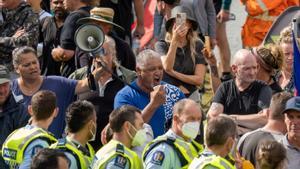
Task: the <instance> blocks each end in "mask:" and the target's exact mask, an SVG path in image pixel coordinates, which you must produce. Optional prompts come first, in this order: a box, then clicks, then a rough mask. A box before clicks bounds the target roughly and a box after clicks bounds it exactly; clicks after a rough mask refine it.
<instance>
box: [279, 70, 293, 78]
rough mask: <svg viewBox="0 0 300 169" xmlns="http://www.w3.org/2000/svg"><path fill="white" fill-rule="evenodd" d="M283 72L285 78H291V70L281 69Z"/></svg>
mask: <svg viewBox="0 0 300 169" xmlns="http://www.w3.org/2000/svg"><path fill="white" fill-rule="evenodd" d="M281 74H282V77H283V79H287V80H289V79H290V78H291V76H292V75H291V72H289V71H286V70H283V71H281Z"/></svg>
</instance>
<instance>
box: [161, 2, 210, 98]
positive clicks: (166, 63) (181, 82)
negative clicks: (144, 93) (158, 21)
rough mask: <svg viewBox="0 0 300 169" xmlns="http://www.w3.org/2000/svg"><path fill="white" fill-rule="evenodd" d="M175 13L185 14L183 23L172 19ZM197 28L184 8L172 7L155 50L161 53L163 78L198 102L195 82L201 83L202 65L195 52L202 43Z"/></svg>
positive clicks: (202, 76)
mask: <svg viewBox="0 0 300 169" xmlns="http://www.w3.org/2000/svg"><path fill="white" fill-rule="evenodd" d="M179 13H185V14H186V17H187V19H186V22H185V23H182V24H179V23H176V21H175V20H176V16H177V15H178V14H179ZM197 28H198V24H197V22H196V20H195V19H194V18H193V17H192V15H191V11H189V9H188V8H186V7H183V6H177V7H174V8H173V9H172V11H171V17H170V19H169V20H167V22H166V31H167V34H166V38H165V41H163V40H162V41H158V42H157V43H156V44H155V50H156V51H157V52H158V53H160V54H161V55H163V56H162V63H163V68H164V71H165V74H164V77H163V80H164V81H166V82H167V83H170V84H173V85H175V86H177V87H179V88H180V89H181V91H182V92H183V93H184V94H185V96H186V97H189V98H191V99H193V100H195V101H197V102H199V101H200V96H199V92H198V86H201V85H202V84H203V81H204V76H205V68H206V67H205V60H204V58H203V56H202V53H201V52H200V53H199V52H198V51H201V50H202V48H203V44H202V42H201V40H200V39H199V38H198V32H197V31H196V30H197Z"/></svg>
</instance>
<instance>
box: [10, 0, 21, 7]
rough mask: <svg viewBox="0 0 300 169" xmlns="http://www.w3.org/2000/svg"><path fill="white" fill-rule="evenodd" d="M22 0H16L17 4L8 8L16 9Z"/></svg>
mask: <svg viewBox="0 0 300 169" xmlns="http://www.w3.org/2000/svg"><path fill="white" fill-rule="evenodd" d="M21 2H22V1H21V0H16V2H15V4H14V5H12V6H11V7H10V8H7V9H16V8H17V7H18V6H19V5H20V4H21Z"/></svg>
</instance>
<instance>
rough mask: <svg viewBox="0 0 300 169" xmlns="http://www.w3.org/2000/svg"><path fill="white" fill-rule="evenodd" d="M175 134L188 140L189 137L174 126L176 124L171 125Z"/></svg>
mask: <svg viewBox="0 0 300 169" xmlns="http://www.w3.org/2000/svg"><path fill="white" fill-rule="evenodd" d="M173 124H174V121H173ZM171 130H172V131H173V132H174V133H175V134H176V135H177V136H179V137H181V138H183V139H184V140H185V141H189V140H190V139H189V138H187V137H185V136H184V135H183V134H182V131H181V130H179V129H178V127H176V125H172V129H171Z"/></svg>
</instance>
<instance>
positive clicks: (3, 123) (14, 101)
mask: <svg viewBox="0 0 300 169" xmlns="http://www.w3.org/2000/svg"><path fill="white" fill-rule="evenodd" d="M28 120H29V115H28V113H27V111H26V108H25V107H24V106H23V104H22V98H20V97H16V96H15V95H14V94H13V92H12V90H11V88H10V75H9V70H8V69H7V67H6V66H4V65H0V147H2V144H3V143H4V141H5V139H6V138H7V136H8V135H9V134H10V133H12V132H13V131H14V130H16V129H18V128H21V127H23V126H25V125H26V124H27V122H28ZM0 168H8V166H6V165H5V163H4V160H3V158H2V156H0Z"/></svg>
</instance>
